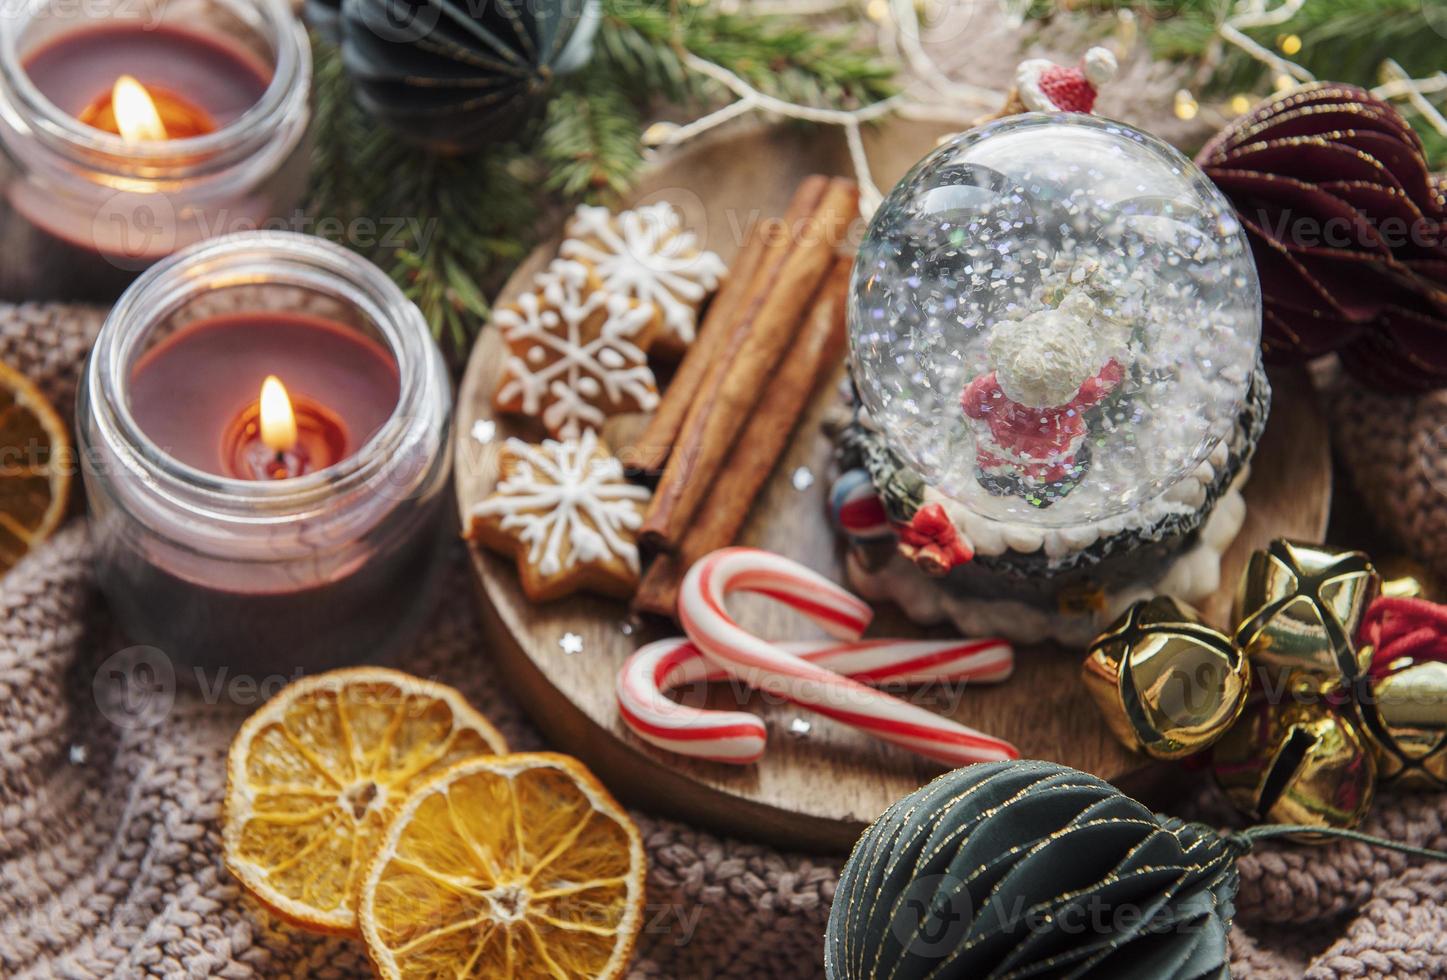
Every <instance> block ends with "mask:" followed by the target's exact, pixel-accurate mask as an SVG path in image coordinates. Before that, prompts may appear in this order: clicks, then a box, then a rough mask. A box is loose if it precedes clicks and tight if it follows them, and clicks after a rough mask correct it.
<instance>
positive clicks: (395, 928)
mask: <svg viewBox="0 0 1447 980" xmlns="http://www.w3.org/2000/svg"><path fill="white" fill-rule="evenodd" d="M645 867H646V865H645V860H644V856H643V840H642V837H641V836H640V835H639V833H638V828H637V827H636V826H634V824H633V822H632V821H631V820H630V819H629V818H628V814H627V813H625V812H624V811H623V809H622V808H621V807H620V806H619V805H618V804H617V802H616V801H615V800H614V799H613V798H612V797H611V796H609V795H608V791H607V790H605V789H604V788H603V786H602V784H601V783H599V782H598V780H597V779H596V778H594V777H593V775H592V774H591V773H589V772H588V770H587V769H585V768H583V765H582V763H580V762H578V761H577V760H576V759H570V758H568V757H566V756H560V755H550V754H547V753H536V754H524V755H509V756H503V757H501V758H493V759H473V760H471V761H468V762H462V763H458V765H456V766H454V767H453V768H452V769H450V770H449V771H448V772H446V773H444V774H442V775H441V776H438V777H437V778H436V779H434V780H433V781H432V782H430V783H428V784H427V785H426V786H424V787H422V788H421V789H419V790H418V791H417V792H416V793H415V794H414V795H413V796H412V798H411V799H409V800H408V801H407V802H406V803H405V804H404V805H403V807H402V812H401V813H399V814H398V815H397V818H396V820H394V821H393V823H392V825H391V827H389V828H388V830H387V833H386V835H385V836H384V837H383V839H382V843H381V846H380V847H379V849H378V852H377V856H376V858H375V859H374V860H373V863H372V866H371V867H370V868H369V869H368V870H367V875H366V878H365V879H364V880H363V882H362V902H361V906H360V909H359V911H358V919H359V922H360V925H361V929H362V937H363V938H364V939H365V940H366V941H367V952H368V954H369V955H370V956H371V957H372V963H373V965H375V966H376V968H377V972H378V973H379V974H381V975H382V976H383V977H384V978H388V980H404V978H406V980H410V978H414V977H418V978H420V977H459V978H460V977H485V978H488V980H543V978H555V980H588V978H611V977H618V976H621V975H622V974H623V971H624V970H625V969H626V968H627V966H628V959H629V957H630V956H631V955H632V952H633V944H634V942H635V941H636V940H637V938H638V931H639V927H640V926H641V925H642V922H643V902H644V898H643V883H644V870H645Z"/></svg>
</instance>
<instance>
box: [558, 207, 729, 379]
mask: <svg viewBox="0 0 1447 980" xmlns="http://www.w3.org/2000/svg"><path fill="white" fill-rule="evenodd" d="M561 254H562V256H563V258H565V259H576V260H578V261H579V262H583V263H585V264H587V265H588V266H589V267H590V268H592V269H593V271H594V272H595V273H596V274H597V276H598V278H599V279H600V280H601V281H602V283H603V287H604V288H605V289H608V290H610V291H612V292H615V293H622V294H623V295H625V296H632V297H633V298H635V299H638V300H641V301H642V302H644V303H651V304H652V305H654V306H656V307H657V308H658V312H659V315H660V316H662V318H663V328H664V329H663V335H662V336H661V337H660V338H659V346H660V347H662V348H664V349H665V350H666V352H669V353H675V354H681V353H682V352H683V350H684V348H686V347H687V346H688V345H689V344H691V343H693V339H694V336H695V335H696V333H697V330H698V312H699V309H700V308H701V307H702V306H703V303H704V300H706V299H707V298H708V295H709V293H711V292H713V291H714V290H715V289H717V288H718V284H719V280H720V279H722V278H723V276H724V274H725V273H726V272H727V271H728V269H727V268H726V267H725V266H724V264H723V260H722V259H720V258H719V257H718V256H717V255H715V254H714V253H713V252H709V251H706V250H704V249H702V248H701V247H700V246H699V243H698V237H697V236H696V235H694V234H693V232H690V231H684V230H683V228H682V222H681V219H680V218H679V214H678V212H677V211H676V210H675V209H674V208H673V206H672V205H670V204H667V203H664V202H660V203H658V204H649V205H646V206H644V207H639V208H634V209H633V210H631V211H624V212H622V213H621V214H613V213H611V212H610V211H609V210H608V209H607V208H599V207H589V206H588V205H586V204H585V205H582V206H580V207H579V208H578V210H577V213H575V214H574V215H573V218H572V220H571V221H569V222H568V227H567V238H566V240H564V242H563V245H562V248H561Z"/></svg>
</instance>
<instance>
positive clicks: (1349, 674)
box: [1234, 538, 1381, 696]
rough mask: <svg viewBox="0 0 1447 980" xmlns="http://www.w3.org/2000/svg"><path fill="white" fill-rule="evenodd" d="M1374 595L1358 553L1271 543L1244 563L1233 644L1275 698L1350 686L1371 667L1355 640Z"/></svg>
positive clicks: (1368, 567) (1373, 575) (1376, 581)
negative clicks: (1345, 685) (1293, 693)
mask: <svg viewBox="0 0 1447 980" xmlns="http://www.w3.org/2000/svg"><path fill="white" fill-rule="evenodd" d="M1380 588H1381V579H1380V577H1379V576H1378V575H1377V571H1376V569H1375V568H1373V567H1372V563H1371V560H1370V559H1369V558H1367V556H1366V555H1365V554H1363V553H1362V552H1360V551H1338V550H1334V549H1331V548H1326V547H1324V546H1322V545H1313V544H1301V543H1298V542H1294V541H1287V540H1285V539H1281V538H1278V539H1277V540H1275V541H1273V542H1271V544H1270V546H1268V547H1267V548H1266V549H1264V550H1262V551H1258V552H1256V553H1255V554H1253V555H1252V556H1251V561H1250V563H1249V564H1248V565H1247V566H1246V571H1245V573H1244V574H1243V575H1242V576H1241V587H1240V590H1239V591H1238V593H1237V596H1236V611H1235V615H1234V620H1235V622H1236V623H1238V624H1239V625H1238V626H1237V627H1236V643H1237V645H1239V646H1240V647H1241V649H1242V650H1244V651H1245V652H1246V655H1247V657H1249V658H1250V660H1251V662H1252V665H1253V666H1254V667H1255V669H1256V671H1257V673H1258V674H1260V675H1261V678H1262V680H1263V682H1264V684H1265V686H1266V689H1267V690H1268V691H1270V692H1273V693H1275V694H1278V695H1281V696H1285V695H1286V694H1287V693H1288V692H1293V691H1295V692H1301V691H1311V692H1317V693H1324V692H1327V691H1330V690H1333V689H1336V688H1338V687H1340V686H1341V685H1342V684H1347V685H1351V684H1353V683H1355V682H1356V681H1357V679H1358V678H1360V677H1362V676H1363V675H1364V674H1365V673H1366V665H1367V663H1369V662H1370V661H1369V660H1363V659H1362V654H1361V652H1360V651H1358V650H1357V649H1356V643H1355V638H1356V632H1357V628H1358V627H1359V626H1360V625H1361V621H1362V616H1363V615H1365V613H1366V610H1367V607H1368V606H1369V605H1371V602H1372V600H1373V599H1375V598H1376V597H1377V593H1378V591H1379V590H1380ZM1369 656H1370V654H1369V653H1368V657H1369Z"/></svg>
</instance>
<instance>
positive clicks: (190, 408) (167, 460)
mask: <svg viewBox="0 0 1447 980" xmlns="http://www.w3.org/2000/svg"><path fill="white" fill-rule="evenodd" d="M243 321H244V323H243V325H244V326H245V327H246V329H247V330H248V331H250V334H251V335H253V336H257V337H261V336H262V335H263V334H265V333H266V331H268V330H270V331H272V332H273V333H274V336H272V337H271V338H270V339H262V340H257V341H256V342H254V343H251V342H244V343H234V342H233V343H230V345H229V346H228V340H227V338H228V337H229V336H230V334H229V333H228V331H229V330H230V329H231V328H232V327H233V326H235V325H236V324H237V323H238V322H243ZM324 334H325V336H324ZM287 338H293V342H291V347H290V349H288V340H287ZM234 339H235V338H233V340H234ZM258 344H260V345H262V346H263V347H264V349H265V350H266V351H268V352H270V357H269V359H267V360H266V361H265V363H264V364H263V363H253V362H255V361H256V360H257V358H256V355H255V349H256V347H257V345H258ZM339 352H340V353H339ZM178 357H183V358H185V359H187V360H186V361H185V363H184V365H181V364H180V363H179V362H178V361H177V358H178ZM338 357H341V358H344V359H348V360H346V361H345V363H344V364H338V363H336V361H337V358H338ZM248 358H251V360H248ZM379 358H380V359H381V360H379ZM272 361H274V362H275V363H274V364H273V363H272ZM384 362H386V363H384ZM167 365H170V366H169V367H167ZM173 368H175V369H176V370H173ZM262 369H264V370H265V371H267V372H268V373H272V374H274V375H275V376H277V377H279V378H282V379H283V380H285V379H288V378H289V379H291V380H292V383H293V391H292V395H291V397H292V399H293V400H294V401H295V403H296V406H297V415H298V422H299V423H300V422H301V421H302V416H303V414H304V413H305V411H307V409H306V408H305V406H307V405H314V406H316V408H315V411H317V412H318V413H321V414H322V415H324V416H330V417H333V418H334V419H335V424H336V425H337V426H339V427H340V429H341V430H342V432H343V435H342V436H341V437H340V439H341V441H340V442H338V443H336V445H335V448H336V451H335V453H333V455H332V456H329V457H327V458H326V459H324V460H321V461H320V462H321V464H322V465H319V466H313V467H311V468H306V467H304V466H303V467H301V468H300V469H298V470H295V471H291V472H285V473H278V474H274V475H273V476H275V477H276V478H270V476H269V475H268V474H265V473H257V474H242V473H237V472H231V471H229V470H228V469H227V467H226V465H225V460H226V458H227V457H226V448H225V446H224V445H223V443H224V441H225V439H226V438H227V435H226V433H227V432H228V431H229V429H230V426H229V425H228V424H227V422H226V419H225V417H223V416H225V415H228V414H229V415H234V416H235V417H237V418H243V417H245V416H246V414H247V413H248V412H249V411H250V410H251V409H252V408H253V406H254V404H255V398H256V395H255V394H245V392H253V393H254V392H257V391H258V387H257V386H259V385H260V384H261V379H260V378H259V377H252V376H251V375H252V374H259V373H260V371H261V370H262ZM248 372H250V373H248ZM359 375H360V380H359ZM167 379H170V380H167ZM157 385H161V386H162V387H161V388H160V389H157ZM142 389H145V390H142ZM368 391H372V392H374V393H375V397H374V398H373V399H372V401H373V404H370V405H369V404H368V403H367V397H366V395H367V392H368ZM167 397H169V401H170V404H169V411H170V412H171V413H172V417H171V418H169V419H166V420H165V424H162V422H161V419H162V416H160V415H158V414H157V412H158V411H159V410H160V409H159V408H158V405H159V404H161V402H162V401H163V400H164V399H165V398H167ZM228 399H229V401H228ZM385 399H391V403H390V404H382V403H381V400H385ZM142 409H144V410H143V411H141V410H142ZM77 413H78V428H79V440H80V450H81V459H82V466H83V472H84V479H85V485H86V492H87V497H88V503H89V508H90V516H91V533H92V537H93V539H94V542H95V546H96V559H95V560H96V573H97V576H98V580H99V584H100V587H101V589H102V591H103V592H104V594H105V595H106V596H107V598H108V599H109V601H110V605H111V608H112V610H113V611H114V613H115V615H116V616H117V617H118V619H119V621H120V623H121V625H122V627H123V628H124V630H125V631H126V632H127V634H128V635H129V636H130V637H131V638H132V639H133V640H134V641H135V642H137V643H141V644H145V645H149V646H154V647H158V648H159V649H160V650H162V651H163V652H164V653H165V654H166V655H167V656H168V657H170V658H171V659H172V660H173V661H174V662H176V663H179V664H183V665H187V664H189V665H194V666H196V667H200V668H219V667H227V668H229V669H231V670H233V671H236V672H245V673H247V674H249V675H251V676H267V677H270V676H273V675H277V674H280V675H283V676H290V675H292V674H295V673H296V672H298V671H311V670H319V669H325V668H329V667H333V666H337V665H341V664H345V663H353V662H359V661H370V660H377V659H385V658H387V657H388V656H389V655H390V654H392V653H393V652H394V651H395V650H396V649H397V648H398V647H399V646H400V645H402V644H404V643H405V642H406V641H407V640H409V639H410V638H412V637H413V636H414V635H415V633H416V630H417V628H418V627H419V626H420V624H421V622H422V620H423V619H424V617H425V616H426V615H427V613H428V611H429V609H430V605H431V602H432V600H433V598H434V596H435V592H436V589H435V585H436V583H437V581H438V578H439V575H440V573H441V570H442V565H443V563H444V560H445V547H446V542H447V541H448V539H449V538H450V537H451V530H452V525H451V523H450V520H449V519H448V517H447V514H448V513H449V512H448V510H447V508H445V507H444V506H442V505H443V502H444V499H445V497H446V489H447V486H448V476H449V473H450V462H449V461H450V458H451V454H450V452H449V451H448V443H449V440H450V434H451V414H452V396H451V387H450V382H449V377H448V374H447V370H446V367H445V366H444V364H443V360H442V356H441V354H440V353H439V352H438V349H437V346H436V344H435V343H434V342H433V340H432V336H431V333H430V331H429V329H428V326H427V323H426V321H425V320H424V319H423V317H422V314H421V312H420V311H419V310H418V309H417V307H416V306H414V305H413V304H412V303H411V302H409V301H408V300H407V299H406V298H405V297H404V296H403V295H402V293H401V291H400V290H399V289H398V288H397V286H396V285H395V284H394V283H393V282H392V281H391V280H390V279H389V278H388V277H387V276H386V275H385V274H384V273H383V272H382V271H381V270H379V269H378V268H376V267H375V266H374V265H372V264H371V263H369V262H367V261H366V260H365V259H362V258H361V257H359V256H357V255H355V254H354V253H352V252H349V251H346V250H345V249H342V248H339V247H337V246H335V245H332V244H330V243H328V242H325V241H323V240H321V239H317V238H311V237H307V236H303V235H296V234H291V233H286V232H250V233H241V234H236V235H230V236H226V237H223V238H219V239H216V240H213V241H211V242H205V243H202V244H200V245H196V246H193V247H191V248H189V249H186V250H184V251H182V252H180V253H178V254H176V255H174V256H172V257H171V258H169V259H167V260H164V261H162V262H160V263H158V264H157V265H155V266H154V267H152V268H151V269H150V270H149V271H147V272H146V273H144V274H143V275H142V276H141V277H140V278H139V279H137V280H136V282H135V283H134V284H133V285H132V286H131V288H130V289H128V290H127V291H126V292H125V294H124V295H123V296H122V297H121V299H120V301H119V302H118V303H117V304H116V306H115V308H114V309H113V310H112V312H111V314H110V317H109V318H108V319H107V320H106V322H105V324H104V326H103V327H102V328H101V332H100V335H99V337H98V338H97V340H96V345H95V348H94V350H93V352H92V354H91V358H90V361H89V362H88V364H87V367H86V372H85V377H84V379H83V382H82V385H81V391H80V397H79V403H78V408H77ZM142 419H146V420H147V421H146V422H144V423H143V422H142V421H141V420H142ZM148 426H149V430H148ZM188 427H190V428H191V429H194V430H196V431H190V432H188V431H187V429H188ZM158 434H161V436H160V437H161V438H163V439H164V440H165V442H166V443H167V444H166V445H162V444H161V442H159V441H158ZM208 442H214V443H215V445H216V447H217V449H216V453H215V454H214V458H213V456H211V455H208V453H207V452H205V451H203V450H202V449H198V448H197V447H198V446H205V445H206V444H207V443H208ZM182 444H184V445H182Z"/></svg>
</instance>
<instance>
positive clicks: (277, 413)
mask: <svg viewBox="0 0 1447 980" xmlns="http://www.w3.org/2000/svg"><path fill="white" fill-rule="evenodd" d="M261 441H262V442H264V443H266V446H267V448H268V449H270V450H271V451H272V452H276V453H285V452H290V451H291V450H292V448H293V447H295V446H296V413H295V412H293V411H292V409H291V398H290V397H288V396H287V393H286V386H285V385H283V384H282V383H281V379H280V378H278V377H277V376H276V375H274V374H269V375H267V376H266V380H265V381H263V382H262V383H261Z"/></svg>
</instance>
